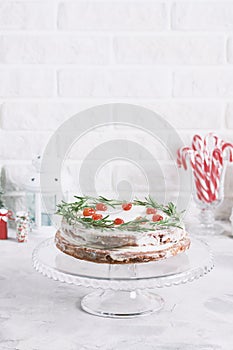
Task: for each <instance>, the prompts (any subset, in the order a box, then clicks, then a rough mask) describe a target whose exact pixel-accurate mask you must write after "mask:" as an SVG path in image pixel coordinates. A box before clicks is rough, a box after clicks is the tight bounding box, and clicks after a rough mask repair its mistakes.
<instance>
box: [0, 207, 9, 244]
mask: <svg viewBox="0 0 233 350" xmlns="http://www.w3.org/2000/svg"><path fill="white" fill-rule="evenodd" d="M7 220H8V210H7V209H0V239H7Z"/></svg>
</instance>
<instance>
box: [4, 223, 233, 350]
mask: <svg viewBox="0 0 233 350" xmlns="http://www.w3.org/2000/svg"><path fill="white" fill-rule="evenodd" d="M53 234H54V230H51V229H50V230H49V231H48V230H41V231H40V232H37V231H34V232H32V233H31V234H30V239H29V242H28V243H23V244H19V243H17V242H16V241H15V239H14V238H13V236H14V232H13V231H11V232H10V236H11V237H12V238H10V239H8V240H6V241H0V259H1V264H0V287H1V291H0V324H1V327H0V350H132V349H133V350H154V349H156V350H179V349H181V350H220V349H221V350H232V349H233V238H231V237H229V236H227V234H226V233H225V234H224V235H223V236H219V237H214V238H211V239H208V243H209V244H210V246H211V248H212V250H213V252H214V254H215V268H214V270H212V272H210V273H209V274H208V275H206V276H205V277H203V278H201V279H199V280H196V281H194V282H192V283H187V284H184V285H180V286H174V287H170V288H163V289H160V290H159V291H156V292H158V293H159V294H160V295H161V296H162V297H163V298H164V299H165V301H166V303H165V307H164V309H163V310H162V311H161V312H160V313H158V314H152V315H149V316H146V317H139V318H133V319H109V318H101V317H96V316H92V315H89V314H87V313H85V312H84V311H82V310H81V309H80V308H79V304H80V300H81V298H82V297H83V296H84V295H85V294H87V293H88V292H90V291H91V289H87V288H83V287H78V286H74V285H67V284H63V283H61V282H57V281H54V280H50V279H48V278H46V277H44V276H42V275H40V274H39V273H38V272H36V271H35V270H34V269H33V268H32V263H31V255H32V251H33V249H34V247H35V246H36V245H37V244H38V243H39V242H41V241H42V240H44V239H45V238H47V237H50V236H51V235H53Z"/></svg>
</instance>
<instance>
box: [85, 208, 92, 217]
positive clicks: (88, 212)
mask: <svg viewBox="0 0 233 350" xmlns="http://www.w3.org/2000/svg"><path fill="white" fill-rule="evenodd" d="M93 214H95V209H94V208H84V210H83V216H92V215H93Z"/></svg>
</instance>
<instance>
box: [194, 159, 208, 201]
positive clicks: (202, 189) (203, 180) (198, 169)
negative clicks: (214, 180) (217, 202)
mask: <svg viewBox="0 0 233 350" xmlns="http://www.w3.org/2000/svg"><path fill="white" fill-rule="evenodd" d="M191 164H192V168H193V174H194V178H195V185H196V189H197V195H198V198H199V199H200V200H202V201H205V202H207V203H209V201H210V192H209V183H208V179H207V177H206V176H205V173H204V171H203V166H204V162H203V156H202V155H201V154H196V155H195V159H194V162H192V163H191Z"/></svg>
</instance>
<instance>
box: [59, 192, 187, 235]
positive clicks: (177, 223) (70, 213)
mask: <svg viewBox="0 0 233 350" xmlns="http://www.w3.org/2000/svg"><path fill="white" fill-rule="evenodd" d="M74 197H75V199H76V201H75V202H73V203H67V202H64V201H62V202H61V204H58V205H57V208H58V209H57V212H56V214H58V215H61V216H62V217H63V218H65V220H66V221H67V222H68V223H69V224H75V223H80V224H82V225H83V226H84V227H85V228H89V229H90V228H98V229H101V230H114V229H117V230H121V231H123V230H124V231H140V232H148V231H151V230H153V229H155V228H159V229H165V228H167V227H178V228H183V226H182V221H181V214H182V213H183V212H177V209H176V206H175V205H174V203H172V202H169V203H168V204H167V205H162V204H158V203H157V202H156V201H155V200H154V199H153V198H152V197H151V196H148V197H145V200H144V201H141V200H139V199H134V200H133V201H132V202H131V204H132V205H133V206H143V207H145V208H154V209H158V210H160V211H161V212H163V213H164V214H166V217H165V218H163V219H162V220H159V221H155V222H154V221H151V220H149V219H148V218H147V217H146V216H144V217H139V218H136V219H134V220H131V221H127V222H123V223H121V224H118V225H116V224H115V221H114V220H113V219H110V218H109V215H106V216H103V217H102V215H101V218H99V219H93V217H88V216H83V210H84V209H85V208H89V209H90V208H93V209H95V208H96V205H97V204H99V203H102V204H104V205H105V206H106V207H111V208H114V209H115V208H116V207H117V206H122V205H124V204H125V203H126V202H125V201H121V200H116V199H108V198H105V197H103V196H99V197H91V196H83V197H81V196H74Z"/></svg>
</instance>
